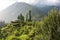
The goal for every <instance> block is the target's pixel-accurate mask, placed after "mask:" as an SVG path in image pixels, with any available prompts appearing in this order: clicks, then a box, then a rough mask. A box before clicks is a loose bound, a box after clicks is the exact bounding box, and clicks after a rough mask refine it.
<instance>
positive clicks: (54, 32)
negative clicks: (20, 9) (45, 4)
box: [44, 8, 60, 40]
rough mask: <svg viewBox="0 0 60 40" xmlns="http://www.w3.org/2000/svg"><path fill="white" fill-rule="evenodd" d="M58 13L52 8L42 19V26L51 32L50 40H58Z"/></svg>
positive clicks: (59, 26) (59, 38)
mask: <svg viewBox="0 0 60 40" xmlns="http://www.w3.org/2000/svg"><path fill="white" fill-rule="evenodd" d="M59 20H60V12H59V11H58V10H57V9H56V8H53V9H52V10H51V11H49V12H48V16H47V17H45V19H44V25H45V27H47V28H48V30H49V32H51V37H50V40H60V36H59V35H60V32H58V30H59V29H58V28H60V21H59Z"/></svg>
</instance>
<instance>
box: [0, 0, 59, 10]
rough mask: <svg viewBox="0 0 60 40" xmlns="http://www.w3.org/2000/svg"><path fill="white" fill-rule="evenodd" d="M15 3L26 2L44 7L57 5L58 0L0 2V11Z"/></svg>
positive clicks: (4, 0)
mask: <svg viewBox="0 0 60 40" xmlns="http://www.w3.org/2000/svg"><path fill="white" fill-rule="evenodd" d="M15 2H26V3H29V4H34V5H35V4H37V5H38V4H42V5H43V4H44V5H57V4H60V1H59V0H0V11H2V10H4V9H5V8H7V7H8V6H10V5H12V4H13V3H15Z"/></svg>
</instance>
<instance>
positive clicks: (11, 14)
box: [0, 2, 43, 22]
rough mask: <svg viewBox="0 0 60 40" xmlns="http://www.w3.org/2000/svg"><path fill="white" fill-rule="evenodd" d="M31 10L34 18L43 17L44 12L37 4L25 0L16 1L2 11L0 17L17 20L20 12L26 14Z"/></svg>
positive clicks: (8, 20)
mask: <svg viewBox="0 0 60 40" xmlns="http://www.w3.org/2000/svg"><path fill="white" fill-rule="evenodd" d="M29 10H31V12H32V17H33V18H34V20H35V19H36V18H38V16H40V17H41V15H42V14H43V12H42V11H40V10H39V9H38V8H37V7H36V6H33V5H30V4H27V3H24V2H16V3H14V4H13V5H11V6H9V7H8V8H6V9H5V10H3V11H2V12H0V17H1V18H0V19H1V20H5V21H6V22H10V21H11V20H16V19H17V17H18V15H19V14H20V13H22V14H23V15H24V16H26V13H29ZM33 18H32V19H33Z"/></svg>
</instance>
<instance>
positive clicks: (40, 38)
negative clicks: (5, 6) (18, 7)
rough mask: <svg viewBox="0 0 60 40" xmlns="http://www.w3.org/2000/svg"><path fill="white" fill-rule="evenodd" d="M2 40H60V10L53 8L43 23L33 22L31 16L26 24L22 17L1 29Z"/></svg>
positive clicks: (0, 39)
mask: <svg viewBox="0 0 60 40" xmlns="http://www.w3.org/2000/svg"><path fill="white" fill-rule="evenodd" d="M22 20H23V21H22ZM0 40H60V10H57V9H56V8H53V9H52V10H51V11H49V12H48V15H47V16H45V17H43V18H42V19H41V21H32V20H31V15H30V17H29V20H28V21H26V22H24V19H23V16H22V15H21V16H19V17H18V21H15V22H11V23H8V24H7V25H6V26H4V27H2V28H1V29H0Z"/></svg>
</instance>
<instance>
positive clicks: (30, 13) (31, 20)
mask: <svg viewBox="0 0 60 40" xmlns="http://www.w3.org/2000/svg"><path fill="white" fill-rule="evenodd" d="M28 21H32V20H31V10H30V11H29V19H28Z"/></svg>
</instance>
